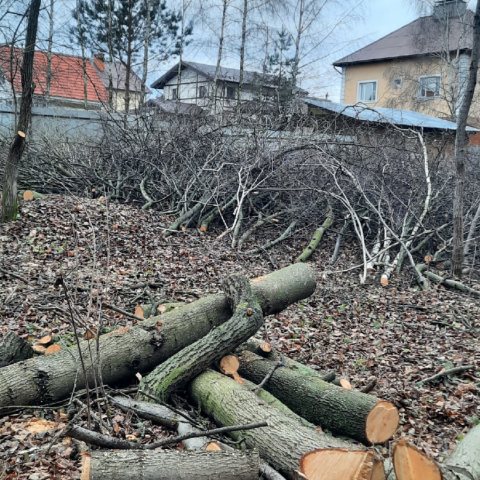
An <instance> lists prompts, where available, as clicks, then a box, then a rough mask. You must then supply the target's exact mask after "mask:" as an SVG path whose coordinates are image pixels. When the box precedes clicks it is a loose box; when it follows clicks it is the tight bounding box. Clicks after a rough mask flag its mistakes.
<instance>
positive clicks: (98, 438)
mask: <svg viewBox="0 0 480 480" xmlns="http://www.w3.org/2000/svg"><path fill="white" fill-rule="evenodd" d="M261 427H268V423H267V422H258V423H249V424H247V425H236V426H233V427H222V428H214V429H213V430H206V431H204V432H191V433H188V434H185V435H179V436H177V437H172V438H167V439H166V440H162V441H161V442H155V443H150V444H141V443H134V442H127V441H125V440H120V439H118V438H114V437H109V436H108V435H103V434H101V433H97V432H92V431H91V430H87V429H86V428H82V427H78V426H73V427H70V428H67V429H66V430H65V435H67V436H68V437H71V438H76V439H77V440H81V441H83V442H86V443H89V444H91V445H96V446H98V447H104V448H116V449H118V450H153V449H154V448H158V447H164V446H165V445H171V444H172V443H180V442H183V440H188V439H189V438H198V437H204V436H211V435H218V434H220V433H228V432H238V431H239V430H251V429H253V428H261Z"/></svg>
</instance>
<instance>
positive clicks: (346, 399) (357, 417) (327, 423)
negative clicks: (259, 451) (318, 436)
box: [238, 350, 399, 444]
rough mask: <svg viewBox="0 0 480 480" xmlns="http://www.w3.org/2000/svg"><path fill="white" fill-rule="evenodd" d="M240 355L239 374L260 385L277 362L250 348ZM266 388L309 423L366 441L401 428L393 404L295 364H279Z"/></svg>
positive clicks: (386, 437)
mask: <svg viewBox="0 0 480 480" xmlns="http://www.w3.org/2000/svg"><path fill="white" fill-rule="evenodd" d="M238 358H239V361H240V368H239V370H238V373H239V374H240V376H241V377H244V378H247V379H248V380H250V381H252V382H254V383H257V384H258V383H260V382H261V381H262V380H263V379H264V378H265V376H266V375H267V373H268V372H269V371H270V369H271V368H272V366H273V365H274V364H275V361H273V360H269V359H265V358H262V357H260V356H258V355H255V354H254V353H252V352H249V351H247V350H245V351H243V352H242V353H241V354H240V355H239V356H238ZM263 388H264V389H265V390H267V391H268V392H270V393H271V394H272V395H273V396H274V397H276V398H278V399H279V400H280V401H281V402H282V403H284V404H285V405H287V406H288V407H289V408H290V409H292V410H293V411H294V412H295V413H297V414H298V415H300V416H301V417H303V418H305V419H306V420H308V421H309V422H312V423H314V424H316V425H319V426H321V427H322V428H324V429H328V430H330V431H332V432H334V433H337V434H339V435H345V436H347V437H351V438H354V439H356V440H358V441H361V442H363V443H366V444H375V443H384V442H386V441H387V440H389V439H390V438H391V437H392V436H393V434H394V433H395V430H396V429H397V427H398V422H399V416H398V411H397V409H396V408H395V406H394V405H392V404H391V403H389V402H384V401H379V400H378V399H377V398H375V397H372V396H370V395H367V394H364V393H360V392H356V391H352V390H346V389H344V388H340V387H337V386H335V385H332V384H331V383H327V382H325V381H323V380H321V379H320V378H318V376H316V375H312V376H306V375H304V374H299V372H298V369H297V368H296V367H295V366H292V365H288V364H286V365H285V366H281V367H278V368H277V369H276V370H275V371H274V373H273V375H272V376H271V378H270V380H269V381H268V382H267V383H266V385H264V387H263Z"/></svg>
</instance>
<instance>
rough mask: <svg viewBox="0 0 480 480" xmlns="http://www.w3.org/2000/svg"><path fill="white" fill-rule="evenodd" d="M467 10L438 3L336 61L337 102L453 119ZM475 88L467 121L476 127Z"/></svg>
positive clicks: (468, 40)
mask: <svg viewBox="0 0 480 480" xmlns="http://www.w3.org/2000/svg"><path fill="white" fill-rule="evenodd" d="M472 40H473V12H472V11H471V10H469V9H467V4H466V2H465V1H464V0H439V1H437V2H436V3H435V5H434V6H433V11H432V13H431V15H428V16H423V17H420V18H418V19H417V20H415V21H413V22H411V23H409V24H408V25H405V26H404V27H401V28H399V29H398V30H396V31H394V32H392V33H390V34H389V35H386V36H385V37H383V38H381V39H379V40H377V41H375V42H373V43H371V44H369V45H367V46H365V47H363V48H361V49H360V50H357V51H356V52H353V53H352V54H350V55H347V56H346V57H344V58H342V59H340V60H338V61H336V62H335V63H334V64H333V65H334V67H336V68H337V69H341V75H342V83H341V95H340V101H341V103H348V104H355V103H364V104H367V105H371V106H378V107H391V108H396V109H403V110H413V111H417V112H421V113H425V114H428V115H433V116H436V117H439V118H444V119H448V120H451V121H455V120H456V115H457V112H458V109H459V106H460V104H461V101H462V98H463V94H464V91H465V86H466V81H467V76H468V67H469V63H470V55H471V47H472ZM479 100H480V97H479V93H478V89H477V93H476V98H474V103H473V105H472V110H471V115H470V123H471V124H476V125H480V101H479Z"/></svg>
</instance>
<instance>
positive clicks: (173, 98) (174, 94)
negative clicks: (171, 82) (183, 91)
mask: <svg viewBox="0 0 480 480" xmlns="http://www.w3.org/2000/svg"><path fill="white" fill-rule="evenodd" d="M176 99H177V89H176V88H172V100H176Z"/></svg>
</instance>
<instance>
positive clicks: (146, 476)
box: [81, 450, 259, 480]
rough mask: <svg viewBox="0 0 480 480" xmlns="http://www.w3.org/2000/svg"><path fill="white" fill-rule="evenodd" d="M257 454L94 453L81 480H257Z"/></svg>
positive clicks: (167, 451) (85, 467)
mask: <svg viewBox="0 0 480 480" xmlns="http://www.w3.org/2000/svg"><path fill="white" fill-rule="evenodd" d="M258 470H259V457H258V453H256V452H234V453H233V452H232V453H231V452H181V451H178V450H157V451H152V452H149V451H145V450H141V451H136V450H129V451H124V452H120V451H94V452H92V453H91V455H90V458H89V460H88V461H85V462H84V463H83V465H82V477H81V478H82V480H132V479H142V480H181V479H185V480H187V479H188V480H191V479H195V480H212V479H222V480H258Z"/></svg>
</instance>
